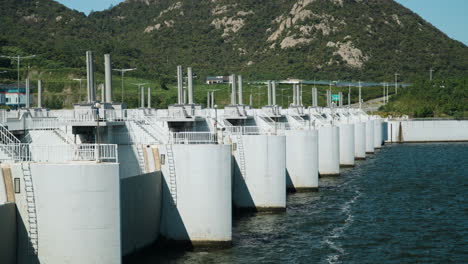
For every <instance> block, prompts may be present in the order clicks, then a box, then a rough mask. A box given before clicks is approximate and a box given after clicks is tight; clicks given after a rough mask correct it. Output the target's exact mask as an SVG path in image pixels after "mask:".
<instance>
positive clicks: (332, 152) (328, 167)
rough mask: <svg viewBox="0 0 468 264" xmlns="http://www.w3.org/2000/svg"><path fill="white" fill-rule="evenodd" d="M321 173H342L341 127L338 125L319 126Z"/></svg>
mask: <svg viewBox="0 0 468 264" xmlns="http://www.w3.org/2000/svg"><path fill="white" fill-rule="evenodd" d="M319 173H320V175H339V174H340V129H339V127H337V126H323V127H320V128H319Z"/></svg>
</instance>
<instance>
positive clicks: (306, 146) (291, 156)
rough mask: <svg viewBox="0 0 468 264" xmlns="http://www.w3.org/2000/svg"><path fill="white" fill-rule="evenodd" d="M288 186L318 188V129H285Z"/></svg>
mask: <svg viewBox="0 0 468 264" xmlns="http://www.w3.org/2000/svg"><path fill="white" fill-rule="evenodd" d="M286 171H287V178H286V184H287V187H288V188H318V131H317V130H300V131H299V130H291V131H286Z"/></svg>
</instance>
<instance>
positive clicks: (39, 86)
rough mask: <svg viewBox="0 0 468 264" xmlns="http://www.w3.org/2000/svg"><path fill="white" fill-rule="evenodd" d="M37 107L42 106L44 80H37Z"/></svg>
mask: <svg viewBox="0 0 468 264" xmlns="http://www.w3.org/2000/svg"><path fill="white" fill-rule="evenodd" d="M37 107H38V108H42V80H38V81H37Z"/></svg>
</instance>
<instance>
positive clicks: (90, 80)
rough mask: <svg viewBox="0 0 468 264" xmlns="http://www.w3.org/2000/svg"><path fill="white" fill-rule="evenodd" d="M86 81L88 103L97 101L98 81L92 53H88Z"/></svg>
mask: <svg viewBox="0 0 468 264" xmlns="http://www.w3.org/2000/svg"><path fill="white" fill-rule="evenodd" d="M86 71H87V75H86V80H87V85H88V103H93V102H95V101H96V80H95V77H94V74H95V73H94V72H95V71H94V56H93V52H92V51H87V52H86Z"/></svg>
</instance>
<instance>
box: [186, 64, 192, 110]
mask: <svg viewBox="0 0 468 264" xmlns="http://www.w3.org/2000/svg"><path fill="white" fill-rule="evenodd" d="M187 82H188V84H187V85H188V103H189V104H193V73H192V68H191V67H188V68H187Z"/></svg>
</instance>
